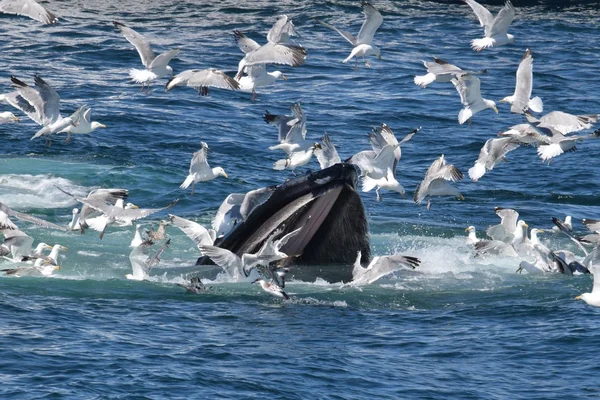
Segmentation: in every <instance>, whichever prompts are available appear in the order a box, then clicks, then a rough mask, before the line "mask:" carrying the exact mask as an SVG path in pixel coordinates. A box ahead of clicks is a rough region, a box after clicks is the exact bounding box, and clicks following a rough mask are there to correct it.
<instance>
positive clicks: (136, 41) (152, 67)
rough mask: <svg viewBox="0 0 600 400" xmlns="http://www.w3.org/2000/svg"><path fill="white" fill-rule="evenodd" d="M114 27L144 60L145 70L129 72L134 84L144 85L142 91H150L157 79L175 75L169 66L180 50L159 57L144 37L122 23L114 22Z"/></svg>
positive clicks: (170, 51) (133, 69)
mask: <svg viewBox="0 0 600 400" xmlns="http://www.w3.org/2000/svg"><path fill="white" fill-rule="evenodd" d="M113 25H114V26H115V27H117V28H118V29H119V31H121V33H122V34H123V36H125V39H127V41H128V42H129V43H131V44H132V45H133V46H134V47H135V49H136V50H137V52H138V53H139V55H140V58H141V59H142V64H143V65H144V67H146V68H145V69H135V68H132V69H131V70H129V76H130V77H131V79H133V81H134V82H136V83H141V84H142V90H144V88H145V87H146V86H147V87H148V90H150V83H151V82H152V81H153V80H155V79H158V78H162V77H163V76H165V75H167V74H171V75H173V68H171V67H170V66H169V62H170V61H171V60H172V59H173V58H174V57H175V56H176V55H177V54H178V53H179V49H173V50H169V51H167V52H165V53H162V54H159V55H158V56H157V55H155V54H154V51H152V48H151V47H150V43H148V41H147V40H146V39H145V38H144V37H143V36H142V35H140V34H139V33H137V32H136V31H134V30H133V29H131V28H129V27H127V26H125V24H122V23H121V22H117V21H114V22H113Z"/></svg>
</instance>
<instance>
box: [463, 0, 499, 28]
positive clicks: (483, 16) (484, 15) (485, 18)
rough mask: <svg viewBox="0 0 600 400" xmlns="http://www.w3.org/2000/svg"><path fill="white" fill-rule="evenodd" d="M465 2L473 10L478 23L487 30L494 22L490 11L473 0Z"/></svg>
mask: <svg viewBox="0 0 600 400" xmlns="http://www.w3.org/2000/svg"><path fill="white" fill-rule="evenodd" d="M465 3H467V4H468V5H469V6H470V7H471V8H472V9H473V12H474V13H475V15H476V16H477V18H478V19H479V24H480V25H481V26H482V27H484V28H485V30H486V31H487V29H488V27H490V26H492V23H493V22H494V16H493V15H492V13H491V12H489V10H488V9H487V8H485V7H484V6H482V5H481V4H479V3H478V2H476V1H475V0H465Z"/></svg>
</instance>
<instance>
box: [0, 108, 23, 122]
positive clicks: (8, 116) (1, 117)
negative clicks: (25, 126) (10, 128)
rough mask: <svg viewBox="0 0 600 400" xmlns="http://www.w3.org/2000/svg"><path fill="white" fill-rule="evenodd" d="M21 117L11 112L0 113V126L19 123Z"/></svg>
mask: <svg viewBox="0 0 600 400" xmlns="http://www.w3.org/2000/svg"><path fill="white" fill-rule="evenodd" d="M19 121H20V120H19V117H17V116H16V115H15V114H13V113H11V112H10V111H4V112H0V124H6V123H10V122H19Z"/></svg>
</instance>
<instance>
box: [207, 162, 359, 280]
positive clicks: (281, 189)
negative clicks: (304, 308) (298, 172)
mask: <svg viewBox="0 0 600 400" xmlns="http://www.w3.org/2000/svg"><path fill="white" fill-rule="evenodd" d="M356 186H357V174H356V169H355V168H354V166H352V165H350V164H336V165H334V166H332V167H330V168H327V169H324V170H321V171H317V172H313V173H310V174H307V175H304V176H301V177H297V178H294V179H290V180H288V181H286V182H285V183H283V184H281V185H279V186H277V188H276V189H274V191H273V193H272V194H271V196H270V197H269V199H268V200H267V201H265V202H264V203H263V204H261V205H260V206H258V207H257V208H255V209H254V210H253V211H252V212H251V213H250V215H248V216H247V218H246V220H245V221H244V222H243V223H241V224H239V225H238V226H236V227H235V229H234V230H233V231H231V232H230V233H229V234H228V235H226V236H225V237H224V238H223V239H222V240H221V241H217V242H216V245H217V246H219V247H222V248H226V249H228V250H230V251H232V252H234V253H236V254H237V255H239V256H241V255H242V254H244V253H255V252H256V251H258V250H259V248H260V246H261V245H262V244H263V243H264V241H265V240H266V239H267V238H268V237H269V236H271V235H272V234H273V233H275V232H276V231H279V233H278V237H280V236H283V235H285V234H286V233H288V232H291V231H294V230H296V229H298V228H301V230H300V232H299V233H298V234H297V235H296V236H294V237H293V238H292V239H290V240H289V241H288V243H287V244H286V245H285V246H284V247H283V248H282V249H281V250H282V251H283V252H284V253H286V254H288V255H290V256H297V257H295V259H294V261H295V264H297V265H298V267H294V268H293V273H294V275H295V276H296V277H298V278H300V279H313V280H314V279H315V278H316V277H321V278H323V279H326V280H330V281H331V280H336V281H337V280H346V281H349V280H350V279H351V278H352V264H353V263H354V260H355V259H356V254H357V251H359V250H360V251H361V252H362V257H363V262H368V260H369V258H370V247H369V237H368V224H367V220H366V215H365V211H364V207H363V204H362V201H361V199H360V197H359V195H358V194H357V193H356ZM207 263H210V260H209V259H207V258H205V257H201V258H200V259H198V262H197V264H207ZM331 264H334V265H337V266H332V267H331V268H328V267H326V266H327V265H331ZM313 265H314V266H319V267H318V268H317V269H315V268H312V267H308V266H313ZM342 265H343V266H345V267H342ZM329 270H331V271H330V272H327V271H329ZM331 273H333V275H335V276H331V275H332V274H331ZM340 273H341V274H340ZM327 278H329V279H327Z"/></svg>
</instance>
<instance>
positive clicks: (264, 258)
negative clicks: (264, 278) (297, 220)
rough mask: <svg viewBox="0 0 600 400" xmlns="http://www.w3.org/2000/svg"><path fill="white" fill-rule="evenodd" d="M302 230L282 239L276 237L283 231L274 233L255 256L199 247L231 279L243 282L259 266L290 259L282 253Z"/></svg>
mask: <svg viewBox="0 0 600 400" xmlns="http://www.w3.org/2000/svg"><path fill="white" fill-rule="evenodd" d="M301 229H302V228H298V229H296V230H295V231H292V232H290V233H287V234H285V235H283V236H282V237H281V238H280V239H277V240H276V239H275V236H278V235H279V234H281V231H276V232H274V233H273V234H272V235H271V236H269V237H268V238H267V240H265V243H263V245H262V246H261V248H260V249H259V250H258V251H257V252H256V253H254V254H250V253H244V254H242V256H241V257H239V256H238V255H236V254H234V253H232V252H231V251H229V250H227V249H222V248H220V247H216V246H207V245H202V246H199V249H200V252H202V254H204V255H206V256H208V257H209V258H210V259H211V260H212V261H213V262H214V263H215V264H217V265H218V266H219V267H221V268H223V270H224V271H225V272H226V273H227V275H229V277H230V278H231V279H233V280H235V281H238V282H239V281H241V280H243V277H248V275H249V273H250V272H251V271H252V270H253V269H254V268H255V267H256V266H257V265H269V263H271V262H274V261H279V260H282V259H285V258H288V255H287V254H286V253H283V252H282V251H280V249H281V248H282V247H283V246H285V244H286V243H287V242H288V240H289V239H290V238H292V237H293V236H296V235H297V234H298V233H299V232H300V230H301Z"/></svg>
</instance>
